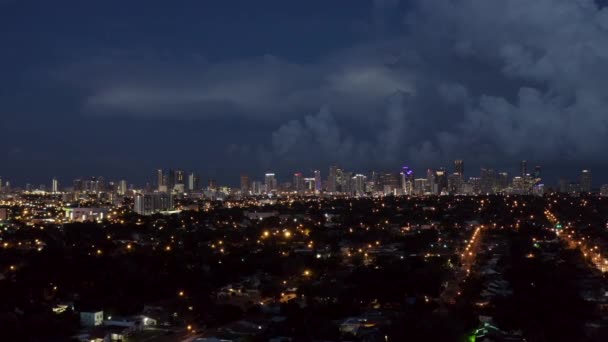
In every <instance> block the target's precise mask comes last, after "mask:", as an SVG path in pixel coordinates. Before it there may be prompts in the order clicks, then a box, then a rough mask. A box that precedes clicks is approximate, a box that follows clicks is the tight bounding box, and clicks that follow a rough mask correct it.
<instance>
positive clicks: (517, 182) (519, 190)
mask: <svg viewBox="0 0 608 342" xmlns="http://www.w3.org/2000/svg"><path fill="white" fill-rule="evenodd" d="M513 192H514V193H516V194H519V195H523V194H524V193H525V192H526V182H525V179H524V178H523V177H513Z"/></svg>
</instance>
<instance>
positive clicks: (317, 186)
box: [315, 170, 323, 191]
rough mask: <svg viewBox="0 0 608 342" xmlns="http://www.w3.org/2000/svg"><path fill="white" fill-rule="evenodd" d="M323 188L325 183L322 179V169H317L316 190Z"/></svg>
mask: <svg viewBox="0 0 608 342" xmlns="http://www.w3.org/2000/svg"><path fill="white" fill-rule="evenodd" d="M322 189H323V184H322V181H321V171H319V170H315V190H316V191H321V190H322Z"/></svg>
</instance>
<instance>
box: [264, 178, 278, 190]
mask: <svg viewBox="0 0 608 342" xmlns="http://www.w3.org/2000/svg"><path fill="white" fill-rule="evenodd" d="M264 187H265V190H266V193H270V192H272V191H275V190H277V178H276V176H275V174H274V173H267V174H266V175H265V177H264Z"/></svg>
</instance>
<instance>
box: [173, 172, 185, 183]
mask: <svg viewBox="0 0 608 342" xmlns="http://www.w3.org/2000/svg"><path fill="white" fill-rule="evenodd" d="M173 180H174V182H175V184H186V179H185V176H184V170H175V176H174V177H173Z"/></svg>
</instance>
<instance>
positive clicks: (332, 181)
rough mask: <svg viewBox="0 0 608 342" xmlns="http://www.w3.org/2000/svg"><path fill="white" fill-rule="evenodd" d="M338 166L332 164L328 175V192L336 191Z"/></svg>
mask: <svg viewBox="0 0 608 342" xmlns="http://www.w3.org/2000/svg"><path fill="white" fill-rule="evenodd" d="M337 173H338V167H337V166H330V167H329V174H328V175H327V191H328V192H336V190H337V186H338V184H337V183H338V180H337Z"/></svg>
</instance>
